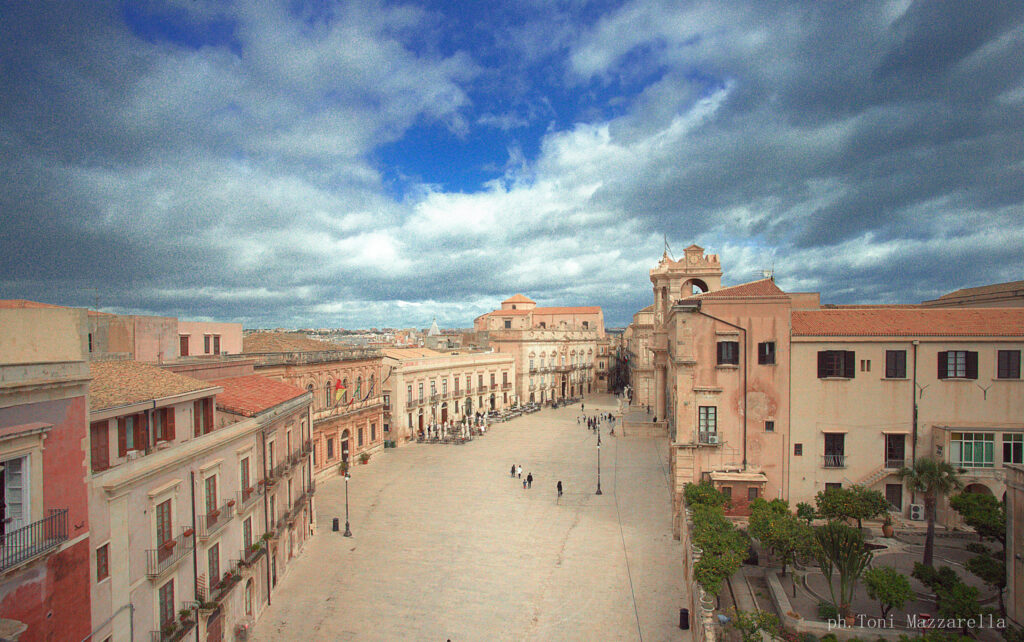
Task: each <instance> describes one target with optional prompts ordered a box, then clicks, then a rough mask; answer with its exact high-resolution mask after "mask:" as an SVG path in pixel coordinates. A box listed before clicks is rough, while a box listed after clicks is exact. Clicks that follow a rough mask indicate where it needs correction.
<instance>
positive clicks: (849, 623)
mask: <svg viewBox="0 0 1024 642" xmlns="http://www.w3.org/2000/svg"><path fill="white" fill-rule="evenodd" d="M856 622H857V618H855V617H854V616H852V615H847V616H846V626H853V625H854V624H855V623H856Z"/></svg>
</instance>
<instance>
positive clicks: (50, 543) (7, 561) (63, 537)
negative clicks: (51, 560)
mask: <svg viewBox="0 0 1024 642" xmlns="http://www.w3.org/2000/svg"><path fill="white" fill-rule="evenodd" d="M48 513H49V514H48V515H47V516H46V517H44V518H43V519H40V520H38V521H35V522H32V523H31V524H27V525H25V526H22V527H21V528H16V529H14V530H11V531H7V532H6V533H4V535H3V538H2V539H0V544H2V546H3V548H2V549H0V571H6V570H7V569H9V568H11V567H13V566H17V565H18V564H21V563H23V562H27V561H29V560H31V559H33V558H35V557H39V556H40V555H43V554H44V553H47V552H49V551H52V550H54V549H56V548H58V547H59V546H60V545H61V543H63V542H65V541H67V539H68V509H66V508H51V509H50V510H49V511H48Z"/></svg>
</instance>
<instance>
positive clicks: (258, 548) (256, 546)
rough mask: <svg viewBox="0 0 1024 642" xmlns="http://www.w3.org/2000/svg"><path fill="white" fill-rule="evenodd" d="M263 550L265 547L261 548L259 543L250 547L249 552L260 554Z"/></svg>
mask: <svg viewBox="0 0 1024 642" xmlns="http://www.w3.org/2000/svg"><path fill="white" fill-rule="evenodd" d="M262 549H263V547H262V546H260V545H259V543H256V544H253V545H252V546H250V547H249V550H250V551H252V552H253V553H259V552H260V551H261V550H262Z"/></svg>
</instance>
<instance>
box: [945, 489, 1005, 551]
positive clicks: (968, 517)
mask: <svg viewBox="0 0 1024 642" xmlns="http://www.w3.org/2000/svg"><path fill="white" fill-rule="evenodd" d="M949 505H950V506H952V507H953V510H955V511H956V512H958V513H960V516H961V517H963V518H964V522H966V523H967V525H968V526H970V527H971V528H973V529H974V531H975V532H976V533H977V534H978V536H979V537H980V538H981V539H990V540H994V541H997V542H999V543H1000V544H1002V545H1003V547H1004V548H1005V546H1006V507H1005V506H1003V503H1002V502H1001V501H999V500H998V499H996V498H995V497H993V496H992V495H983V494H982V493H960V494H958V495H953V496H952V497H950V498H949Z"/></svg>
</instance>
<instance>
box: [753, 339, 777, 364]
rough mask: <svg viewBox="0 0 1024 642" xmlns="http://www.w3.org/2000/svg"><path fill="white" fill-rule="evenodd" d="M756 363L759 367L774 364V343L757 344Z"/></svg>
mask: <svg viewBox="0 0 1024 642" xmlns="http://www.w3.org/2000/svg"><path fill="white" fill-rule="evenodd" d="M757 362H758V363H759V364H761V365H763V366H764V365H768V366H770V365H774V364H775V342H774V341H765V342H764V343H759V344H757Z"/></svg>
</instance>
